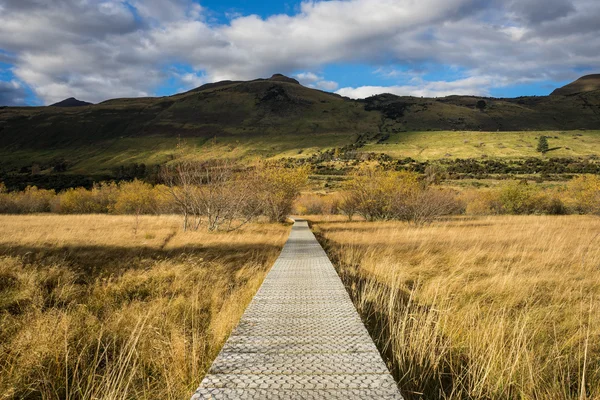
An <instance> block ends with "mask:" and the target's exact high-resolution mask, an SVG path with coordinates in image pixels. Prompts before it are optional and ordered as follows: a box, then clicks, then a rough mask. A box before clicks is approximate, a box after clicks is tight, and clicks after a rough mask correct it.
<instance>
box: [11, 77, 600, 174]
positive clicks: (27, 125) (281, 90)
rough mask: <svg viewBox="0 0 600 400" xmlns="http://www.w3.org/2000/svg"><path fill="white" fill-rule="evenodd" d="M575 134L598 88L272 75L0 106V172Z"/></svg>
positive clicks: (589, 118) (599, 113)
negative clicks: (393, 84) (397, 141)
mask: <svg viewBox="0 0 600 400" xmlns="http://www.w3.org/2000/svg"><path fill="white" fill-rule="evenodd" d="M579 129H587V130H594V129H600V90H592V91H586V92H581V93H578V94H577V95H575V96H561V95H553V96H524V97H518V98H511V99H502V98H490V97H479V96H448V97H442V98H421V97H411V96H396V95H392V94H381V95H376V96H372V97H369V98H366V99H361V100H353V99H350V98H347V97H342V96H340V95H338V94H335V93H330V92H325V91H321V90H317V89H312V88H309V87H305V86H302V85H301V84H299V83H298V81H296V80H294V79H292V78H287V77H285V76H281V75H274V76H273V77H271V78H267V79H255V80H251V81H223V82H215V83H208V84H205V85H202V86H200V87H198V88H195V89H192V90H190V91H187V92H184V93H179V94H175V95H172V96H165V97H141V98H122V99H111V100H107V101H104V102H102V103H99V104H94V105H88V106H85V107H4V108H1V109H0V160H1V161H0V172H2V171H5V172H7V171H8V172H10V171H18V170H20V169H21V168H23V167H25V166H31V165H32V164H34V163H37V164H44V165H52V163H54V162H55V160H65V162H66V163H67V164H68V165H69V169H68V171H81V172H86V173H87V172H89V171H91V170H94V171H95V170H102V171H104V172H107V171H109V170H110V169H111V168H113V167H114V166H119V165H125V164H128V163H135V162H144V163H154V164H160V163H163V162H166V161H168V160H169V159H171V158H172V156H173V154H172V153H173V149H174V147H175V144H176V141H177V140H180V139H181V140H186V141H188V142H190V143H191V144H192V145H193V146H196V147H197V148H198V149H199V151H201V152H202V157H253V156H260V157H275V156H282V155H285V156H307V155H310V154H312V153H314V152H318V151H319V150H324V149H330V148H333V147H345V146H362V145H364V144H366V143H385V141H386V138H388V137H390V136H394V135H395V136H394V137H397V136H398V135H402V133H403V132H416V131H432V132H434V131H486V132H502V131H567V130H579ZM215 143H217V145H215ZM61 162H62V161H61Z"/></svg>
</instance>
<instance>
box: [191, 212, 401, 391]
mask: <svg viewBox="0 0 600 400" xmlns="http://www.w3.org/2000/svg"><path fill="white" fill-rule="evenodd" d="M401 398H402V397H401V396H400V393H399V392H398V389H397V387H396V384H395V382H394V380H393V378H392V376H391V375H390V373H389V372H388V370H387V368H386V366H385V364H384V363H383V361H382V359H381V356H380V355H379V353H378V351H377V349H376V347H375V345H374V344H373V341H372V340H371V338H370V336H369V334H368V333H367V330H366V329H365V327H364V325H363V324H362V322H361V320H360V317H359V316H358V313H357V312H356V310H355V309H354V306H353V304H352V302H351V301H350V298H349V296H348V294H347V293H346V290H345V289H344V286H343V284H342V281H341V280H340V278H339V277H338V275H337V273H336V272H335V270H334V268H333V265H332V264H331V262H330V261H329V259H328V258H327V256H326V254H325V252H324V251H323V249H322V248H321V246H320V245H319V243H318V242H317V240H316V239H315V237H314V235H313V234H312V232H311V231H310V229H309V227H308V224H307V223H306V221H297V222H296V223H295V224H294V227H293V229H292V233H291V235H290V238H289V239H288V241H287V243H286V245H285V247H284V248H283V251H282V253H281V255H280V256H279V258H278V259H277V261H276V262H275V265H274V266H273V268H272V270H271V272H269V274H268V275H267V277H266V279H265V281H264V283H263V285H262V287H261V288H260V290H259V291H258V293H257V294H256V296H255V297H254V299H253V300H252V302H251V303H250V305H249V306H248V309H247V310H246V312H245V313H244V315H243V316H242V319H241V320H240V323H239V325H238V326H237V328H236V329H235V330H234V331H233V333H232V334H231V336H230V337H229V339H228V340H227V342H226V343H225V346H224V347H223V350H221V353H220V354H219V356H218V357H217V358H216V360H215V361H214V363H213V365H212V367H211V368H210V371H209V373H208V375H207V376H206V377H205V378H204V380H203V381H202V384H201V385H200V387H199V388H198V390H197V391H196V393H195V394H194V396H193V397H192V399H194V400H196V399H401Z"/></svg>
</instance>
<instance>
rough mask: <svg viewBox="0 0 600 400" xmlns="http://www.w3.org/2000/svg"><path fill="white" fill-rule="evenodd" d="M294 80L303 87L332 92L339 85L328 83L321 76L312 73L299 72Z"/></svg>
mask: <svg viewBox="0 0 600 400" xmlns="http://www.w3.org/2000/svg"><path fill="white" fill-rule="evenodd" d="M296 78H298V80H299V81H300V83H302V84H303V85H305V86H308V87H311V88H316V89H321V90H326V91H329V92H332V91H334V90H336V89H337V88H338V87H339V85H338V83H337V82H334V81H328V80H325V78H323V76H320V75H317V74H315V73H313V72H301V73H299V74H296Z"/></svg>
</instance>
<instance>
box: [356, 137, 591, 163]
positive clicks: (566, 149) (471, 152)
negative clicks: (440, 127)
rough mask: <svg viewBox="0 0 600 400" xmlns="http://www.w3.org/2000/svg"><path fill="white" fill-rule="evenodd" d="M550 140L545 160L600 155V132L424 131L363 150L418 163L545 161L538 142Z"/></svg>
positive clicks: (367, 146) (370, 145) (371, 145)
mask: <svg viewBox="0 0 600 400" xmlns="http://www.w3.org/2000/svg"><path fill="white" fill-rule="evenodd" d="M541 135H544V136H546V137H548V143H549V147H550V148H551V149H553V148H557V149H555V150H551V151H549V152H548V153H546V154H545V156H544V157H547V158H549V157H586V156H589V155H599V154H600V150H599V149H600V131H521V132H477V131H422V132H398V133H394V134H392V135H390V137H389V138H388V139H387V140H385V141H384V142H382V143H370V144H367V145H366V146H365V147H364V148H363V150H364V151H372V152H377V153H386V154H389V155H390V156H392V157H398V158H403V157H412V158H414V159H415V160H433V159H442V158H451V159H455V158H480V157H482V156H487V157H497V158H507V159H515V158H526V157H542V155H541V154H540V153H539V152H537V151H536V148H537V142H538V138H539V137H540V136H541Z"/></svg>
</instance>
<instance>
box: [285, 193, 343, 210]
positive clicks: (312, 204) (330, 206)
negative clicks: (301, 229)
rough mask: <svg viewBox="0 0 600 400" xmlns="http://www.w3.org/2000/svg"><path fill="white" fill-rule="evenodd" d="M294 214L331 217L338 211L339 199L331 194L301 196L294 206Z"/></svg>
mask: <svg viewBox="0 0 600 400" xmlns="http://www.w3.org/2000/svg"><path fill="white" fill-rule="evenodd" d="M293 211H294V214H298V215H332V214H337V213H338V211H339V197H338V196H337V195H333V194H313V193H310V194H303V195H301V196H300V197H299V198H298V199H297V200H296V202H295V204H294V210H293Z"/></svg>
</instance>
